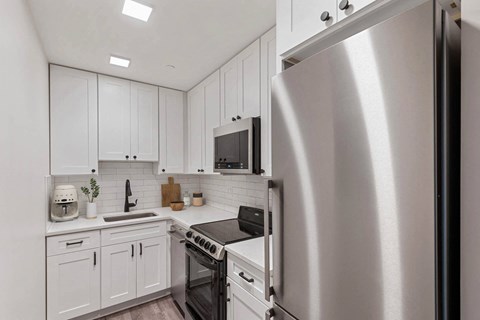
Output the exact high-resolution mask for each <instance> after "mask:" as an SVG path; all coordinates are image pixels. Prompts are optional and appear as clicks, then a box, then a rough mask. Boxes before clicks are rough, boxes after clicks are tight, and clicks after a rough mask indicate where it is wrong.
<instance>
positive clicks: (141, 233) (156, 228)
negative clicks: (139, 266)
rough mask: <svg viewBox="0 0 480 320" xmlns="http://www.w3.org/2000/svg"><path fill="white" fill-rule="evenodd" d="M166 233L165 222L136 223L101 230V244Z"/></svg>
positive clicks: (140, 238)
mask: <svg viewBox="0 0 480 320" xmlns="http://www.w3.org/2000/svg"><path fill="white" fill-rule="evenodd" d="M166 234H167V222H166V221H159V222H153V223H144V224H136V225H133V226H126V227H119V228H111V229H104V230H102V246H109V245H112V244H119V243H124V242H130V241H137V240H142V239H148V238H153V237H161V236H164V235H166Z"/></svg>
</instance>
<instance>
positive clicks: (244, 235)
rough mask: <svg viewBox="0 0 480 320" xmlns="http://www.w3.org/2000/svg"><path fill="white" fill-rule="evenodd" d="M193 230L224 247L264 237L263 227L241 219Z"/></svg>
mask: <svg viewBox="0 0 480 320" xmlns="http://www.w3.org/2000/svg"><path fill="white" fill-rule="evenodd" d="M192 229H193V230H195V231H198V232H200V233H202V234H203V235H205V236H207V237H209V238H210V239H212V240H214V241H216V242H218V243H220V244H222V245H226V244H229V243H233V242H237V241H243V240H247V239H252V238H256V237H262V236H263V226H261V225H256V224H253V223H249V222H245V221H242V220H239V219H230V220H222V221H215V222H209V223H202V224H197V225H193V226H192Z"/></svg>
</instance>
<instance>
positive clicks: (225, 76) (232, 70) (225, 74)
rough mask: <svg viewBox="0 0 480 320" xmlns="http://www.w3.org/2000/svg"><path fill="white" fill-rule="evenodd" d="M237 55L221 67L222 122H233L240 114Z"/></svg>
mask: <svg viewBox="0 0 480 320" xmlns="http://www.w3.org/2000/svg"><path fill="white" fill-rule="evenodd" d="M237 61H238V59H237V57H235V58H233V59H232V60H230V61H229V62H228V63H227V64H226V65H224V66H223V67H222V68H221V69H220V83H221V117H222V124H227V123H230V122H232V120H233V119H235V118H236V117H237V115H238V101H239V96H238V92H239V83H238V66H237Z"/></svg>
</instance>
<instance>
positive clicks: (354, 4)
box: [337, 0, 375, 21]
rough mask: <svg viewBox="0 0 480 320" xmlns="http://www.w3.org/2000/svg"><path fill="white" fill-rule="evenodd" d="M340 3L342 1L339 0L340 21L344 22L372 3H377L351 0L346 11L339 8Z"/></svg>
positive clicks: (371, 0)
mask: <svg viewBox="0 0 480 320" xmlns="http://www.w3.org/2000/svg"><path fill="white" fill-rule="evenodd" d="M340 2H342V0H337V8H338V20H339V21H340V20H343V19H345V18H346V17H348V16H350V15H352V14H354V13H355V12H357V11H359V10H360V9H363V8H364V7H366V6H368V5H369V4H370V3H373V2H375V0H349V1H348V2H349V6H348V8H347V9H345V10H341V9H340V8H339V5H340Z"/></svg>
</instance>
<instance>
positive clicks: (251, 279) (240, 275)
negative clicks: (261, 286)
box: [238, 272, 255, 283]
mask: <svg viewBox="0 0 480 320" xmlns="http://www.w3.org/2000/svg"><path fill="white" fill-rule="evenodd" d="M238 276H239V277H240V278H242V279H243V280H245V281H247V282H248V283H252V282H253V281H255V280H254V279H253V278H250V279H249V278H247V277H245V273H243V272H240V273H239V274H238Z"/></svg>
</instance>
